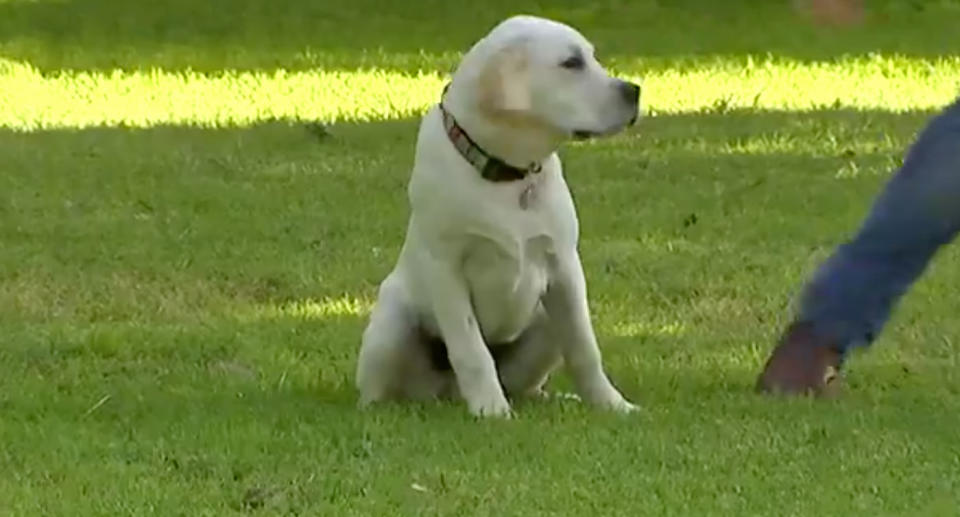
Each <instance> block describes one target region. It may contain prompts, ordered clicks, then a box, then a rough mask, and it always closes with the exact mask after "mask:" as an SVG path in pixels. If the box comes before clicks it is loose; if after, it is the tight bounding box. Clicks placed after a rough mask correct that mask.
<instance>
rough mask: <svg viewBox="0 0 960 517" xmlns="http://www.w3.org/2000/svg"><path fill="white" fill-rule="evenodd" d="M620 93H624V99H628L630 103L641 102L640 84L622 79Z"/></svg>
mask: <svg viewBox="0 0 960 517" xmlns="http://www.w3.org/2000/svg"><path fill="white" fill-rule="evenodd" d="M620 95H622V96H623V100H625V101H627V102H628V103H630V104H638V103H639V102H640V85H639V84H634V83H631V82H627V81H621V82H620Z"/></svg>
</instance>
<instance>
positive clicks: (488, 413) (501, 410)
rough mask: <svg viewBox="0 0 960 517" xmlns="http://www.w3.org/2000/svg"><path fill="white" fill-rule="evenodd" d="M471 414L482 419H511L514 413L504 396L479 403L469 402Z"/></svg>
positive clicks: (500, 395)
mask: <svg viewBox="0 0 960 517" xmlns="http://www.w3.org/2000/svg"><path fill="white" fill-rule="evenodd" d="M468 405H469V406H470V413H472V414H473V416H476V417H481V418H490V417H492V418H510V417H511V416H513V412H512V410H511V409H510V403H509V402H507V398H506V397H504V396H503V394H497V395H491V396H488V397H484V398H483V399H481V400H479V401H474V400H472V401H469V403H468Z"/></svg>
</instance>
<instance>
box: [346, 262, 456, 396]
mask: <svg viewBox="0 0 960 517" xmlns="http://www.w3.org/2000/svg"><path fill="white" fill-rule="evenodd" d="M422 340H423V336H422V335H421V333H420V330H419V323H418V321H417V315H416V314H415V311H414V310H413V309H412V307H411V304H410V302H409V299H408V296H407V293H406V290H405V288H404V285H403V282H402V280H401V279H400V277H398V276H396V275H390V276H388V277H387V278H386V280H384V281H383V284H381V286H380V292H379V296H378V298H377V303H376V305H375V306H374V308H373V312H372V313H371V314H370V322H369V323H368V324H367V328H366V330H364V333H363V341H362V344H361V346H360V353H359V357H358V360H357V372H356V385H357V389H358V390H359V392H360V406H361V407H362V406H366V405H369V404H371V403H374V402H379V401H384V400H395V399H419V400H428V399H433V398H437V397H440V396H442V395H444V392H445V391H447V390H449V384H450V380H449V379H448V378H447V377H448V376H446V375H444V374H443V373H442V372H437V371H434V370H433V368H431V362H430V356H429V354H428V352H427V350H428V349H427V347H426V346H425V345H424V344H423V343H422Z"/></svg>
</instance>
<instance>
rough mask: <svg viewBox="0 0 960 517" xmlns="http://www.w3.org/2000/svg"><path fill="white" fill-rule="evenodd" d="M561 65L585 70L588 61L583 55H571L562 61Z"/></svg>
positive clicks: (569, 68)
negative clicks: (585, 60)
mask: <svg viewBox="0 0 960 517" xmlns="http://www.w3.org/2000/svg"><path fill="white" fill-rule="evenodd" d="M560 66H562V67H563V68H566V69H568V70H583V67H584V66H586V62H584V60H583V56H570V57H568V58H567V59H564V60H563V61H561V62H560Z"/></svg>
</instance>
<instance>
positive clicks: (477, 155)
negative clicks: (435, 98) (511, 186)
mask: <svg viewBox="0 0 960 517" xmlns="http://www.w3.org/2000/svg"><path fill="white" fill-rule="evenodd" d="M449 88H450V85H449V84H448V85H447V86H446V87H444V89H443V93H447V89H449ZM440 113H441V114H442V115H443V128H444V131H445V132H446V133H447V137H448V138H450V142H451V143H453V146H454V147H455V148H456V149H457V151H458V152H459V153H460V155H461V156H463V158H464V159H465V160H467V162H468V163H470V165H473V168H474V169H477V171H478V172H479V173H480V176H481V177H483V179H485V180H487V181H493V182H501V181H517V180H522V179H524V178H526V177H527V175H528V174H531V173H533V174H536V173H538V172H540V169H541V165H540V164H539V163H536V162H534V163H531V164H530V165H528V166H527V167H526V168H522V169H521V168H519V167H514V166H512V165H509V164H507V163H506V162H504V161H503V160H501V159H499V158H497V157H495V156H490V155H489V154H488V153H487V152H486V151H484V150H483V149H482V148H481V147H480V146H479V145H477V144H476V143H475V142H474V141H473V139H472V138H470V135H468V134H467V132H466V131H464V129H463V128H462V127H460V124H457V120H456V119H455V118H453V115H451V114H450V112H449V111H447V109H446V108H445V107H443V101H442V100H441V101H440Z"/></svg>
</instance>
